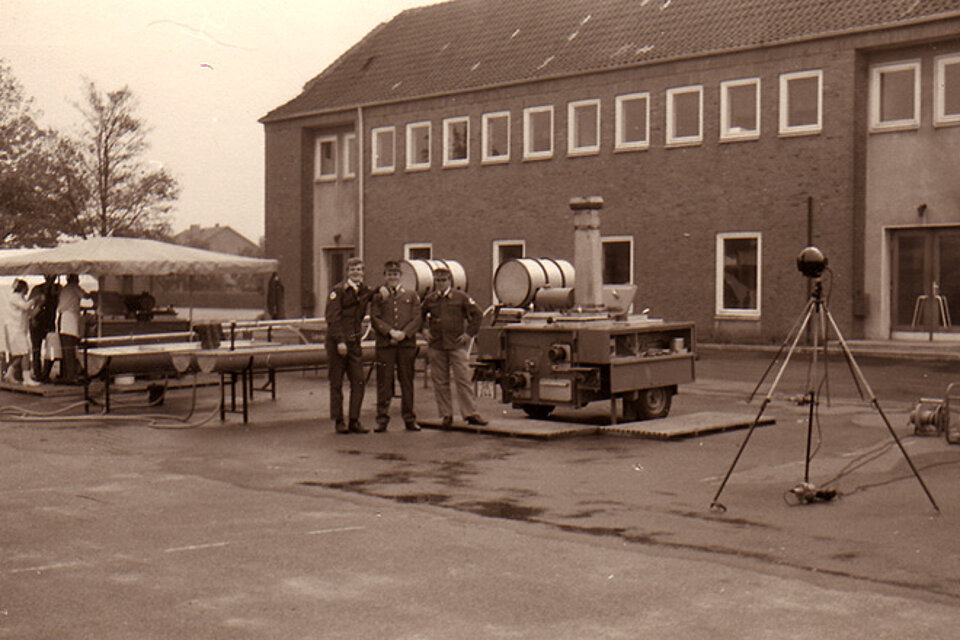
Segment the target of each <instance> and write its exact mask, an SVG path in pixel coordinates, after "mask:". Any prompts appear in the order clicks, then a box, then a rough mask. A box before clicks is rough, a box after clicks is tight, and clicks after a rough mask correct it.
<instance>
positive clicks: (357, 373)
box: [324, 258, 372, 433]
mask: <svg viewBox="0 0 960 640" xmlns="http://www.w3.org/2000/svg"><path fill="white" fill-rule="evenodd" d="M371 295H372V294H371V291H370V288H369V287H367V285H365V284H364V283H363V260H361V259H360V258H350V259H349V260H347V279H346V280H344V281H343V282H339V283H337V285H336V286H334V287H333V291H331V292H330V297H329V299H328V300H327V309H326V312H325V314H324V315H325V317H326V320H327V336H326V343H325V347H326V351H327V362H328V365H327V371H328V374H329V379H330V418H331V419H332V420H333V422H334V425H335V427H336V430H337V433H347V432H349V431H352V432H354V433H367V432H368V431H369V429H367V428H365V427H364V426H363V425H362V424H360V406H361V405H362V404H363V384H364V379H363V366H362V364H361V362H360V359H361V355H362V354H361V351H360V338H361V337H362V334H363V330H362V328H361V322H362V321H363V316H364V314H365V313H366V309H367V303H368V302H369V301H370V296H371ZM344 372H346V374H347V378H348V379H349V380H350V415H349V419H350V422H349V425H348V424H346V423H344V421H343V374H344Z"/></svg>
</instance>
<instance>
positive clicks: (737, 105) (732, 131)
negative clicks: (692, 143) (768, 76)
mask: <svg viewBox="0 0 960 640" xmlns="http://www.w3.org/2000/svg"><path fill="white" fill-rule="evenodd" d="M759 137H760V78H744V79H741V80H726V81H724V82H721V83H720V140H722V141H725V142H733V141H741V140H756V139H758V138H759Z"/></svg>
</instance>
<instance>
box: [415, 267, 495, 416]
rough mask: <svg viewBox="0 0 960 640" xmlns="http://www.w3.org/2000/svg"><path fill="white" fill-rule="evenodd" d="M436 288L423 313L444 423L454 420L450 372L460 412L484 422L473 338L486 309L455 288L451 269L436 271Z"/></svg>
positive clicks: (435, 392)
mask: <svg viewBox="0 0 960 640" xmlns="http://www.w3.org/2000/svg"><path fill="white" fill-rule="evenodd" d="M433 286H434V290H433V291H431V292H430V293H429V294H427V297H426V298H424V300H423V317H424V319H425V320H426V321H427V329H428V331H429V352H428V353H429V356H430V379H431V381H432V382H433V393H434V396H435V397H436V400H437V410H438V411H439V412H440V416H441V420H442V424H443V426H444V427H449V426H450V425H451V424H452V423H453V405H452V404H451V397H450V376H451V374H452V375H453V383H454V385H455V386H456V390H457V402H458V403H459V405H460V412H461V413H462V414H463V418H464V420H466V421H467V423H468V424H473V425H485V424H487V421H486V420H484V419H483V418H482V417H480V414H478V413H477V399H476V397H475V396H474V394H473V386H472V385H471V384H470V367H469V364H468V363H469V358H470V355H469V348H470V339H471V338H472V337H473V336H475V335H477V331H478V330H479V329H480V318H481V317H482V316H483V311H482V310H481V309H480V307H479V306H478V305H477V303H476V302H474V301H473V298H471V297H470V296H468V295H467V294H465V293H464V292H463V291H460V290H458V289H454V288H453V278H452V277H451V275H450V271H449V269H445V268H440V269H434V271H433Z"/></svg>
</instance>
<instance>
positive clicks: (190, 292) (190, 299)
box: [187, 274, 193, 331]
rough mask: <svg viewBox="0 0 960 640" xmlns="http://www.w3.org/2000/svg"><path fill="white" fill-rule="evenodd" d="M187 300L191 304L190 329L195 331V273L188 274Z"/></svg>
mask: <svg viewBox="0 0 960 640" xmlns="http://www.w3.org/2000/svg"><path fill="white" fill-rule="evenodd" d="M187 291H188V293H187V301H188V304H189V305H190V312H189V315H188V316H187V318H188V321H189V323H190V331H193V275H192V274H191V275H189V276H187Z"/></svg>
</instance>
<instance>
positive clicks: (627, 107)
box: [614, 92, 650, 151]
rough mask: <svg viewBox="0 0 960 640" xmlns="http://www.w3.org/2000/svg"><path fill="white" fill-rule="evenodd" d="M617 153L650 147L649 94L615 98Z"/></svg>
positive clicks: (632, 94)
mask: <svg viewBox="0 0 960 640" xmlns="http://www.w3.org/2000/svg"><path fill="white" fill-rule="evenodd" d="M614 117H615V120H616V130H617V133H616V146H615V149H616V150H617V151H632V150H639V149H647V148H649V147H650V94H649V93H646V92H644V93H631V94H628V95H623V96H617V100H616V113H615V114H614Z"/></svg>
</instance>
